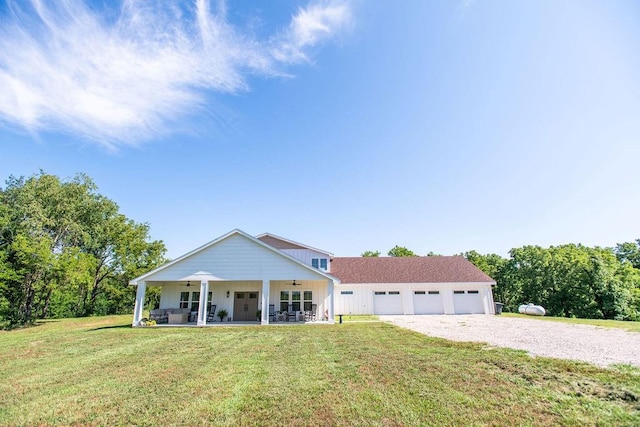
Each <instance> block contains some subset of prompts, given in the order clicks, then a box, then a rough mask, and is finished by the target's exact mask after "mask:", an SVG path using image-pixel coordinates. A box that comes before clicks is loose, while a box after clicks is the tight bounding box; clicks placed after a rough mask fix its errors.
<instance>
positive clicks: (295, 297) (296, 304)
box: [291, 291, 300, 311]
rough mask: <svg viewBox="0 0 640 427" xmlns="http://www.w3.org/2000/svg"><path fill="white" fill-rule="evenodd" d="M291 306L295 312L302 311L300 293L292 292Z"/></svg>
mask: <svg viewBox="0 0 640 427" xmlns="http://www.w3.org/2000/svg"><path fill="white" fill-rule="evenodd" d="M291 305H292V306H293V307H292V308H293V311H300V291H291Z"/></svg>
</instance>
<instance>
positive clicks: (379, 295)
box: [331, 256, 495, 314]
mask: <svg viewBox="0 0 640 427" xmlns="http://www.w3.org/2000/svg"><path fill="white" fill-rule="evenodd" d="M331 274H332V275H333V276H335V277H337V278H338V279H340V284H338V285H336V289H335V313H336V314H494V303H493V294H492V291H491V289H492V286H493V285H495V281H494V280H493V279H491V278H490V277H489V276H487V275H486V274H484V273H483V272H482V271H481V270H480V269H479V268H477V267H476V266H474V265H473V264H472V263H470V262H469V261H467V260H466V259H465V258H464V257H461V256H430V257H406V258H394V257H369V258H368V257H357V258H356V257H351V258H339V257H336V258H333V259H332V260H331Z"/></svg>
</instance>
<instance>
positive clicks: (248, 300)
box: [233, 292, 258, 321]
mask: <svg viewBox="0 0 640 427" xmlns="http://www.w3.org/2000/svg"><path fill="white" fill-rule="evenodd" d="M257 311H258V293H257V292H235V297H234V303H233V320H236V321H237V320H256V312H257Z"/></svg>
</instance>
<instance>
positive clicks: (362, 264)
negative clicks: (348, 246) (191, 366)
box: [130, 230, 495, 326]
mask: <svg viewBox="0 0 640 427" xmlns="http://www.w3.org/2000/svg"><path fill="white" fill-rule="evenodd" d="M130 284H131V285H134V286H137V293H136V305H135V310H134V316H133V323H132V324H133V326H138V325H140V322H141V320H142V309H143V303H144V301H145V293H146V289H147V287H149V286H158V287H160V288H161V289H162V292H161V297H160V307H159V308H158V309H156V310H152V312H151V316H152V318H155V319H156V320H158V321H159V322H166V323H192V324H196V325H199V326H204V325H206V324H207V323H211V322H214V321H255V320H259V321H260V322H261V323H262V324H263V325H266V324H269V323H270V322H273V321H280V320H295V321H299V320H307V321H309V320H315V321H319V320H326V321H327V322H328V323H334V319H335V315H336V314H462V313H465V314H466V313H484V314H493V313H494V303H493V295H492V292H491V289H492V286H493V285H495V281H493V279H491V278H490V277H489V276H487V275H486V274H484V273H483V272H482V271H480V270H479V269H478V268H476V267H475V266H474V265H473V264H471V263H470V262H468V261H467V260H466V259H464V258H463V257H460V256H453V257H448V256H436V257H411V258H392V257H381V258H340V257H334V256H333V254H332V253H330V252H326V251H324V250H321V249H316V248H313V247H310V246H307V245H304V244H301V243H298V242H294V241H291V240H288V239H285V238H282V237H278V236H275V235H272V234H268V233H265V234H262V235H259V236H257V237H253V236H250V235H248V234H247V233H245V232H243V231H241V230H233V231H231V232H229V233H227V234H225V235H224V236H221V237H219V238H217V239H215V240H213V241H211V242H209V243H207V244H205V245H203V246H201V247H199V248H197V249H195V250H193V251H191V252H189V253H187V254H185V255H183V256H181V257H179V258H176V259H175V260H173V261H171V262H169V263H167V264H165V265H163V266H161V267H158V268H156V269H155V270H152V271H150V272H148V273H146V274H144V275H142V276H140V277H138V278H136V279H134V280H132V281H131V282H130ZM223 311H224V312H226V316H220V314H224V313H223Z"/></svg>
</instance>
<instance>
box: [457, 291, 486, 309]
mask: <svg viewBox="0 0 640 427" xmlns="http://www.w3.org/2000/svg"><path fill="white" fill-rule="evenodd" d="M453 310H454V312H455V313H456V314H483V313H484V305H483V304H482V297H481V296H480V291H477V290H471V291H453Z"/></svg>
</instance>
